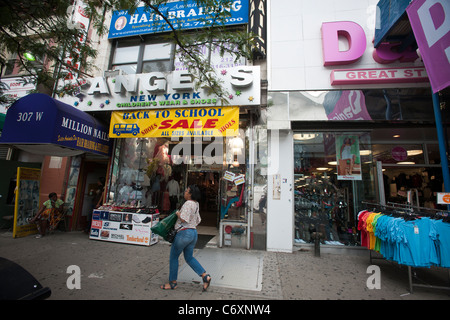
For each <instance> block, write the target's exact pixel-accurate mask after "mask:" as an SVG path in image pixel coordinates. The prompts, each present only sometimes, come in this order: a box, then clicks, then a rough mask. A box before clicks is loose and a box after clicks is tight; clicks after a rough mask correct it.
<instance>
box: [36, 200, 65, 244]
mask: <svg viewBox="0 0 450 320" xmlns="http://www.w3.org/2000/svg"><path fill="white" fill-rule="evenodd" d="M63 208H64V201H62V200H61V199H58V195H57V194H56V192H52V193H50V194H49V195H48V200H47V201H45V202H44V203H43V204H42V207H41V210H39V212H38V213H37V214H36V216H35V217H34V218H33V219H30V220H29V222H30V223H34V222H36V224H37V227H38V231H39V234H38V235H37V236H36V238H41V237H43V236H44V235H45V233H46V231H47V227H48V223H49V220H50V218H51V217H52V216H53V215H57V214H58V213H60V214H62V213H63Z"/></svg>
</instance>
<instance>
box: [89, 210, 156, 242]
mask: <svg viewBox="0 0 450 320" xmlns="http://www.w3.org/2000/svg"><path fill="white" fill-rule="evenodd" d="M158 221H159V213H158V212H156V213H153V214H146V213H137V212H128V211H114V210H101V209H99V210H94V211H93V213H92V222H91V232H90V235H89V238H90V239H93V240H103V241H111V242H120V243H127V244H135V245H142V246H150V245H153V244H155V243H157V242H158V235H157V234H154V233H153V232H152V231H151V229H150V228H151V227H152V226H154V225H155V224H156V223H158Z"/></svg>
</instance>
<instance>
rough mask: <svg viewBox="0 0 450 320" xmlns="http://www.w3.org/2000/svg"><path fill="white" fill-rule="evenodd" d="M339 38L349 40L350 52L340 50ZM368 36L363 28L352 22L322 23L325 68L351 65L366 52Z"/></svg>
mask: <svg viewBox="0 0 450 320" xmlns="http://www.w3.org/2000/svg"><path fill="white" fill-rule="evenodd" d="M339 36H342V37H345V38H347V41H348V50H346V51H340V50H339ZM366 42H367V40H366V34H365V33H364V30H363V28H362V27H361V26H360V25H359V24H357V23H355V22H351V21H337V22H324V23H322V48H323V60H324V65H325V66H331V65H342V64H350V63H353V62H355V61H356V60H358V59H359V58H361V57H362V55H363V54H364V51H366V45H367V44H366Z"/></svg>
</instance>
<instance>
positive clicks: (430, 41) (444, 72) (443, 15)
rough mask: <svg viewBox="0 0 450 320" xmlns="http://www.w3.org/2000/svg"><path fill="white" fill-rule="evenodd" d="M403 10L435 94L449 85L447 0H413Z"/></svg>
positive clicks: (449, 4) (449, 8) (449, 3)
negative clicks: (406, 15) (406, 14)
mask: <svg viewBox="0 0 450 320" xmlns="http://www.w3.org/2000/svg"><path fill="white" fill-rule="evenodd" d="M406 12H407V13H408V17H409V21H410V23H411V27H412V29H413V32H414V36H415V38H416V41H417V44H418V46H419V50H420V53H421V55H422V58H423V62H424V64H425V67H426V68H427V72H428V75H429V77H430V82H431V87H432V88H433V92H435V93H436V92H438V91H440V90H442V89H445V88H447V87H448V86H450V77H449V74H450V1H448V0H415V1H413V2H412V3H411V4H410V5H409V7H408V8H407V9H406Z"/></svg>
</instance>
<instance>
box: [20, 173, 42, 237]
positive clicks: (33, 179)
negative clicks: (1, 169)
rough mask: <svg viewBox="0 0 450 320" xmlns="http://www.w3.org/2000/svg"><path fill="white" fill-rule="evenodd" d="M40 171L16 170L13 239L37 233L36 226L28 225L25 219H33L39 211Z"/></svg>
mask: <svg viewBox="0 0 450 320" xmlns="http://www.w3.org/2000/svg"><path fill="white" fill-rule="evenodd" d="M40 179H41V170H40V169H34V168H24V167H18V168H17V186H16V201H15V207H14V228H13V237H14V238H18V237H25V236H27V235H30V234H34V233H36V232H37V228H36V224H34V223H33V224H29V223H28V222H27V218H33V217H34V216H35V215H36V214H37V213H38V211H39V186H40V184H39V181H40Z"/></svg>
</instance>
